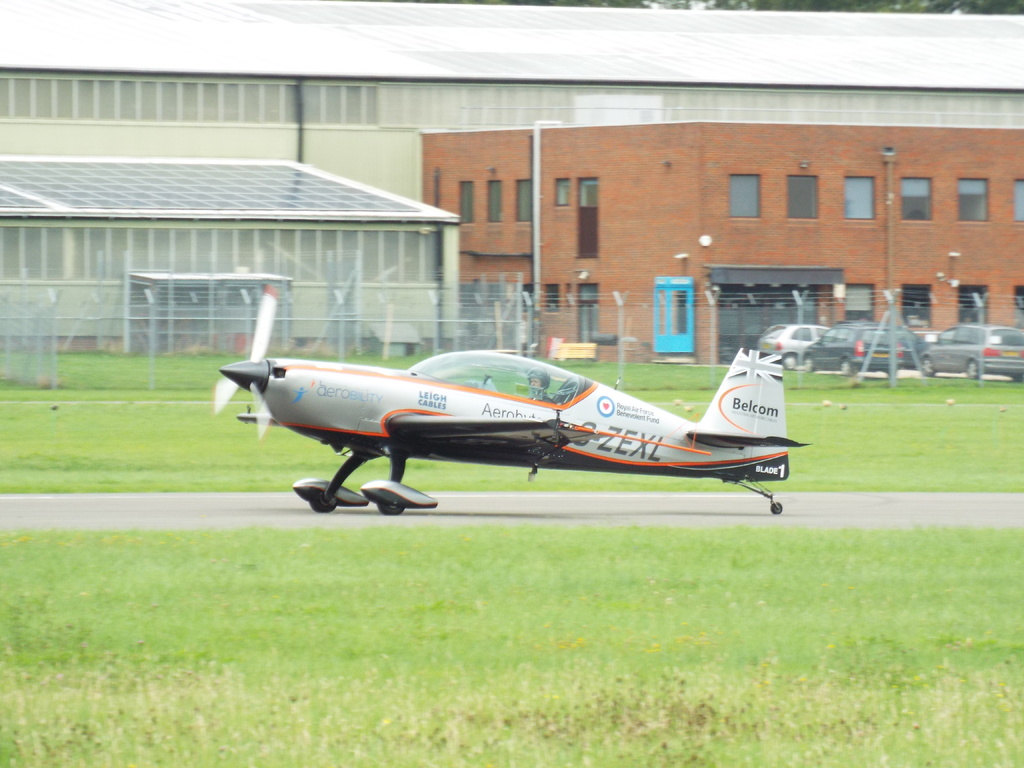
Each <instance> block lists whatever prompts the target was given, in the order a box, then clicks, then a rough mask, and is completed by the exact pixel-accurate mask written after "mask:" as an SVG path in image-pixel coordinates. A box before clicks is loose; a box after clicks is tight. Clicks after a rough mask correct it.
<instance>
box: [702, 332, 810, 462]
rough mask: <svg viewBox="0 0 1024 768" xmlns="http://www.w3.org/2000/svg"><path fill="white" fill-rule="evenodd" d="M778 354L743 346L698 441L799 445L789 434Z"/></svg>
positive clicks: (759, 444)
mask: <svg viewBox="0 0 1024 768" xmlns="http://www.w3.org/2000/svg"><path fill="white" fill-rule="evenodd" d="M780 360H781V358H780V357H779V356H778V355H771V354H767V353H762V352H758V351H757V350H752V351H750V352H747V351H746V350H743V349H741V350H740V351H739V352H737V353H736V358H735V359H734V360H733V361H732V365H731V366H729V371H728V373H726V374H725V378H724V379H722V384H721V386H719V387H718V392H717V393H716V394H715V399H714V400H713V401H712V402H711V406H710V407H709V408H708V412H707V413H706V414H705V415H704V418H702V419H701V420H700V422H699V423H698V424H697V425H696V426H695V427H694V429H693V430H692V432H691V434H692V435H693V436H694V437H696V438H697V439H698V440H702V441H705V442H717V443H724V444H727V445H738V446H797V445H801V443H796V442H793V441H792V440H789V439H788V438H787V437H786V400H785V397H784V392H783V387H782V365H781V364H780V362H779V361H780Z"/></svg>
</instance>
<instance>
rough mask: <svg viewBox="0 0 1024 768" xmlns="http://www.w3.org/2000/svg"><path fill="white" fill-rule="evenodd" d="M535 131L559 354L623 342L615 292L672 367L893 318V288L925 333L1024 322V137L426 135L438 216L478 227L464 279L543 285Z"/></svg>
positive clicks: (667, 129)
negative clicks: (797, 329)
mask: <svg viewBox="0 0 1024 768" xmlns="http://www.w3.org/2000/svg"><path fill="white" fill-rule="evenodd" d="M535 133H537V134H538V135H540V136H541V149H542V153H541V163H540V165H541V168H540V175H539V178H540V179H541V181H540V184H539V185H538V188H539V190H540V205H539V210H540V230H539V239H540V248H539V252H540V257H539V259H538V262H539V270H540V277H539V280H538V282H539V283H540V285H541V286H542V287H541V290H540V291H539V292H538V293H539V294H540V295H539V297H538V299H537V304H538V308H543V311H540V312H539V318H540V334H541V335H542V337H547V336H557V337H564V338H567V339H571V340H583V341H585V340H588V339H590V338H593V337H594V336H595V334H599V333H615V332H616V330H617V314H618V313H617V305H616V302H615V298H616V297H615V292H618V294H619V296H620V297H622V296H624V295H627V294H628V297H629V299H628V305H629V307H630V308H631V309H632V310H633V311H631V312H630V314H629V328H628V329H627V333H628V335H630V336H632V337H635V338H636V339H637V340H638V343H639V344H640V346H641V348H642V349H643V350H647V349H648V347H647V345H650V346H649V349H650V353H651V354H652V355H655V356H656V355H659V354H661V355H664V354H673V353H682V354H692V355H695V356H696V357H698V359H699V358H701V357H705V356H706V355H705V354H703V353H702V350H704V351H705V352H706V354H707V355H708V356H709V355H710V354H711V352H708V351H707V350H708V344H707V337H708V334H709V333H711V332H713V331H712V329H709V326H711V325H712V324H713V323H715V322H717V323H718V325H719V327H718V329H717V332H718V334H719V336H720V343H719V345H718V346H719V348H720V351H721V352H723V353H724V352H727V351H728V349H729V348H730V347H735V346H739V345H740V344H744V343H745V344H749V343H751V341H752V339H751V336H754V338H755V339H756V333H757V332H758V331H759V330H760V329H762V328H763V327H765V326H766V325H767V324H770V323H772V322H779V321H785V322H795V321H796V314H797V309H798V305H800V304H802V305H803V306H802V316H803V317H804V318H805V319H806V320H807V321H813V320H817V321H818V322H821V323H823V324H826V325H827V324H831V323H834V322H836V321H838V320H843V319H858V318H860V319H864V318H874V319H878V318H880V317H881V315H882V313H883V312H884V311H885V310H886V308H887V306H888V305H887V300H886V295H885V291H886V290H887V289H893V290H892V291H891V292H890V296H891V297H893V298H894V301H895V302H896V303H895V306H897V307H898V308H899V309H900V310H901V312H902V314H903V316H904V318H905V319H906V322H907V324H908V325H910V326H911V327H912V328H914V329H915V330H919V331H925V330H929V329H943V328H946V327H948V326H950V325H952V324H954V323H956V322H957V321H960V320H974V319H978V318H980V317H982V316H984V317H985V319H987V320H990V321H992V322H1000V323H1014V324H1017V325H1021V324H1022V323H1024V311H1022V310H1024V133H1022V132H1021V131H1020V130H1002V129H981V128H948V129H946V128H934V127H905V126H904V127H883V126H851V125H798V124H777V125H776V124H771V125H766V124H736V123H672V124H658V125H627V126H592V127H559V126H545V127H544V129H543V131H542V132H539V131H538V130H537V129H534V130H499V131H479V132H445V133H430V134H426V135H425V136H424V144H423V156H424V173H423V175H424V178H427V179H430V182H429V185H430V187H429V189H426V188H425V190H424V199H427V200H431V202H433V203H434V204H435V205H438V206H439V207H442V208H446V209H448V210H451V211H457V212H459V213H460V214H461V215H462V225H461V235H460V241H461V246H460V248H461V257H460V273H461V277H462V280H463V281H470V280H472V279H473V278H474V276H478V275H482V274H487V273H493V272H495V271H506V272H508V271H512V272H520V273H522V274H523V275H524V283H526V284H531V283H533V281H534V279H533V271H534V270H535V269H536V268H537V266H538V265H537V264H535V263H534V260H533V253H534V248H533V237H534V231H533V223H532V218H533V211H532V207H531V206H530V205H529V204H528V202H529V200H530V199H531V198H532V175H533V172H534V171H533V169H532V163H531V158H532V143H533V137H534V134H535ZM890 199H891V200H892V203H893V204H892V206H889V205H887V200H890ZM794 291H796V292H797V294H799V296H800V297H802V301H801V300H798V297H797V296H796V295H794V293H793V292H794ZM712 300H714V301H715V307H716V309H715V310H714V311H712V309H711V305H710V302H711V301H712ZM687 313H689V317H687V316H686V315H687ZM713 315H714V316H713Z"/></svg>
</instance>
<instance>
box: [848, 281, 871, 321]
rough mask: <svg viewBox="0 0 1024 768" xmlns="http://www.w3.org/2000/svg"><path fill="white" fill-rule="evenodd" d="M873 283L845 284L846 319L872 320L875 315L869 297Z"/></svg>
mask: <svg viewBox="0 0 1024 768" xmlns="http://www.w3.org/2000/svg"><path fill="white" fill-rule="evenodd" d="M874 292H875V287H874V286H873V285H847V286H846V319H847V320H873V319H874V316H875V311H874V307H873V306H872V303H871V297H872V296H873V295H874Z"/></svg>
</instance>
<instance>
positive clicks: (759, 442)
mask: <svg viewBox="0 0 1024 768" xmlns="http://www.w3.org/2000/svg"><path fill="white" fill-rule="evenodd" d="M686 436H687V437H688V438H689V439H690V441H691V442H692V443H694V444H699V445H706V446H710V447H712V448H802V447H804V446H806V445H809V444H808V443H798V442H797V441H796V440H790V439H789V438H788V437H773V436H772V435H754V434H750V435H738V434H735V433H732V432H729V433H726V432H697V431H696V430H692V429H691V430H690V431H689V432H687V433H686Z"/></svg>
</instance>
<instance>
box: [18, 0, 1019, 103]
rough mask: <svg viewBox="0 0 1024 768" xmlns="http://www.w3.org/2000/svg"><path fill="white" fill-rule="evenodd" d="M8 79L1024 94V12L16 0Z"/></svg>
mask: <svg viewBox="0 0 1024 768" xmlns="http://www.w3.org/2000/svg"><path fill="white" fill-rule="evenodd" d="M0 68H4V69H21V70H72V71H74V70H81V71H98V72H136V73H167V74H189V73H193V74H214V75H240V76H259V75H268V76H285V77H288V76H302V75H307V76H322V77H333V78H382V79H407V80H417V79H419V80H437V79H445V80H460V81H473V80H494V79H500V80H507V81H526V82H529V81H535V82H554V81H558V82H609V83H615V82H621V83H627V82H628V83H665V84H669V83H671V84H687V83H701V84H722V85H729V84H736V85H767V86H771V85H779V86H787V85H791V86H800V85H810V86H826V87H827V86H836V87H869V88H954V89H973V90H1024V16H970V15H923V14H890V13H878V14H853V13H781V12H776V13H768V12H760V13H758V12H748V11H684V10H647V9H618V8H567V7H536V6H496V5H461V4H452V5H447V4H445V5H429V4H419V3H376V2H323V1H322V0H160V2H153V0H89V2H82V0H4V1H3V2H2V3H0Z"/></svg>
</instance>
